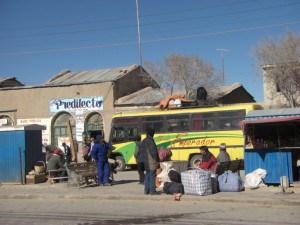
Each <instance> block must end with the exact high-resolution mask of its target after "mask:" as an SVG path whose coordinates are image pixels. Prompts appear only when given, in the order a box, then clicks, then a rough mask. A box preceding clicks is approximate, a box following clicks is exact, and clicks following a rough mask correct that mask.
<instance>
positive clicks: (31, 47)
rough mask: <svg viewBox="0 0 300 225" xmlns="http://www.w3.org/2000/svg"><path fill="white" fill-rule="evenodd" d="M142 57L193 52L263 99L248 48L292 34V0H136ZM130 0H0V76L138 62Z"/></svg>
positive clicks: (299, 23) (39, 79) (296, 23)
mask: <svg viewBox="0 0 300 225" xmlns="http://www.w3.org/2000/svg"><path fill="white" fill-rule="evenodd" d="M139 13H140V22H141V40H142V57H143V62H144V61H158V62H161V61H162V60H163V58H164V57H165V56H167V55H170V54H172V53H179V54H184V55H199V56H200V57H201V58H202V59H204V60H205V61H206V62H211V63H213V65H214V66H215V68H216V69H218V70H221V57H220V51H217V50H216V49H220V48H223V49H228V50H229V51H228V52H224V59H225V79H226V84H232V83H234V82H240V83H241V84H243V85H244V87H245V88H246V89H247V90H248V91H249V92H250V93H251V94H252V95H253V96H254V98H255V100H256V101H263V85H262V78H261V77H258V76H257V73H256V72H257V71H256V70H255V68H254V67H253V63H254V61H253V59H252V58H251V57H250V51H251V49H252V48H253V47H254V46H256V45H257V44H258V42H259V41H260V40H262V39H263V37H266V36H273V37H274V38H276V39H277V38H278V37H280V36H283V35H285V33H286V31H287V30H290V31H293V32H295V33H297V34H299V30H300V1H298V0H258V1H255V0H185V1H183V0H139ZM137 40H138V38H137V19H136V1H135V0H106V1H104V0H85V1H83V0H47V1H46V0H25V1H23V0H0V77H17V79H18V80H19V81H21V82H23V83H24V84H26V85H37V84H41V83H43V82H45V81H46V80H47V79H49V78H50V77H51V76H53V75H54V74H57V73H58V72H60V71H61V70H63V69H70V70H71V71H81V70H89V69H97V68H110V67H118V66H127V65H131V64H139V49H138V43H137Z"/></svg>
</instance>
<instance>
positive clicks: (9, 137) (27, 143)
mask: <svg viewBox="0 0 300 225" xmlns="http://www.w3.org/2000/svg"><path fill="white" fill-rule="evenodd" d="M20 152H21V161H22V163H21V162H20ZM37 161H45V154H44V153H42V131H41V130H14V131H1V132H0V182H1V183H19V184H21V183H23V184H25V180H26V179H25V178H26V174H28V172H29V171H31V170H33V169H34V165H35V163H36V162H37ZM21 164H22V166H21ZM21 171H22V176H21ZM21 178H22V181H21Z"/></svg>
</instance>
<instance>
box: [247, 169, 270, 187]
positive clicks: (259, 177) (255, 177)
mask: <svg viewBox="0 0 300 225" xmlns="http://www.w3.org/2000/svg"><path fill="white" fill-rule="evenodd" d="M266 176H267V171H266V170H263V169H260V168H259V169H257V170H254V171H253V172H252V173H248V174H247V175H246V179H245V187H247V188H250V189H255V188H259V187H261V186H265V184H264V182H263V179H264V178H265V177H266Z"/></svg>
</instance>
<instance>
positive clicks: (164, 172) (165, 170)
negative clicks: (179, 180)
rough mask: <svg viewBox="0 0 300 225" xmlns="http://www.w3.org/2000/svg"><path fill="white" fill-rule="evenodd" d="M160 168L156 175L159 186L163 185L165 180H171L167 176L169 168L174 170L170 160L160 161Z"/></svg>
mask: <svg viewBox="0 0 300 225" xmlns="http://www.w3.org/2000/svg"><path fill="white" fill-rule="evenodd" d="M160 168H161V169H162V171H161V173H160V174H158V175H157V177H158V178H159V181H160V182H161V184H160V186H159V187H163V186H164V183H165V182H171V180H170V178H169V172H170V170H175V169H174V168H173V163H172V162H171V161H170V162H168V161H167V162H161V163H160Z"/></svg>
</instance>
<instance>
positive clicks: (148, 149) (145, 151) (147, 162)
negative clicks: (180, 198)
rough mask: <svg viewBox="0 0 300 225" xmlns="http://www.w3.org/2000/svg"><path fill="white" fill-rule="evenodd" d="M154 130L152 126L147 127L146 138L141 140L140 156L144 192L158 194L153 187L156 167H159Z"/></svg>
mask: <svg viewBox="0 0 300 225" xmlns="http://www.w3.org/2000/svg"><path fill="white" fill-rule="evenodd" d="M154 134H155V131H154V130H153V129H152V128H148V129H147V135H146V138H145V139H144V140H143V141H142V158H143V163H144V167H145V170H146V175H145V188H144V194H146V195H147V194H150V195H157V194H159V193H158V192H157V191H156V188H155V180H156V169H158V168H159V157H158V152H157V146H156V144H155V142H154V139H153V137H154Z"/></svg>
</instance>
